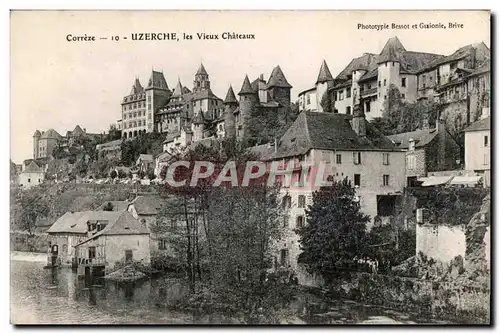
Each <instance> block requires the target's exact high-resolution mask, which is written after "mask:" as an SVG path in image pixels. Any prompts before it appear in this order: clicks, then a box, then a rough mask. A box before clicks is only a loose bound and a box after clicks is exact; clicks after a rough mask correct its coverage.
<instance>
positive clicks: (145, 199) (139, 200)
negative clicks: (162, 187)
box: [131, 196, 161, 215]
mask: <svg viewBox="0 0 500 334" xmlns="http://www.w3.org/2000/svg"><path fill="white" fill-rule="evenodd" d="M131 204H133V205H134V208H135V211H136V212H137V214H139V215H156V214H157V213H158V210H159V209H160V207H161V199H160V198H159V197H155V196H137V197H136V198H135V199H134V200H133V201H132V202H131Z"/></svg>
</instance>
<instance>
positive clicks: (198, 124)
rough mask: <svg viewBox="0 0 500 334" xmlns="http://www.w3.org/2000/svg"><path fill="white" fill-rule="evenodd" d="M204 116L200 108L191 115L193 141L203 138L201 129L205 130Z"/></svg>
mask: <svg viewBox="0 0 500 334" xmlns="http://www.w3.org/2000/svg"><path fill="white" fill-rule="evenodd" d="M205 124H206V121H205V117H203V111H202V110H201V109H199V110H198V112H197V113H196V115H195V116H194V117H193V120H192V121H191V130H193V141H194V142H196V141H199V140H202V139H203V131H205Z"/></svg>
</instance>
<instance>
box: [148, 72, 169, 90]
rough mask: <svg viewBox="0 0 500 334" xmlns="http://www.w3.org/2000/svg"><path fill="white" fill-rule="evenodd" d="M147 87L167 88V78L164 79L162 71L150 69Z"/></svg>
mask: <svg viewBox="0 0 500 334" xmlns="http://www.w3.org/2000/svg"><path fill="white" fill-rule="evenodd" d="M147 88H159V89H165V90H168V85H167V80H165V77H164V76H163V73H162V72H158V71H151V76H150V77H149V81H148V87H147Z"/></svg>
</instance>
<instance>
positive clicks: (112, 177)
mask: <svg viewBox="0 0 500 334" xmlns="http://www.w3.org/2000/svg"><path fill="white" fill-rule="evenodd" d="M109 176H110V177H111V179H113V180H114V179H116V177H117V176H118V173H117V172H116V170H114V169H113V170H112V171H111V173H109Z"/></svg>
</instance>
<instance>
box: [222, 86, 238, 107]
mask: <svg viewBox="0 0 500 334" xmlns="http://www.w3.org/2000/svg"><path fill="white" fill-rule="evenodd" d="M231 103H238V100H237V99H236V96H235V95H234V91H233V87H232V86H229V89H228V90H227V94H226V98H225V99H224V104H231Z"/></svg>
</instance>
